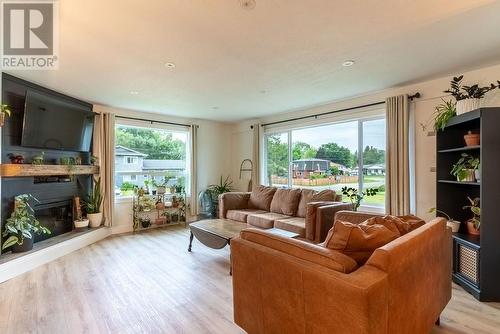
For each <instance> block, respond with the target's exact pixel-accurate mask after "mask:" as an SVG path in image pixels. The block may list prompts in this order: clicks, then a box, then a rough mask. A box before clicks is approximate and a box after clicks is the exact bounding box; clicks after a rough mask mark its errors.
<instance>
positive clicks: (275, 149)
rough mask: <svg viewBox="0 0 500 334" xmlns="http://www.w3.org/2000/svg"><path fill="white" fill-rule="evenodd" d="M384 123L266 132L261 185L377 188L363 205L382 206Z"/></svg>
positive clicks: (373, 121)
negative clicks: (262, 182)
mask: <svg viewBox="0 0 500 334" xmlns="http://www.w3.org/2000/svg"><path fill="white" fill-rule="evenodd" d="M385 138H386V135H385V118H383V117H375V118H373V117H372V118H368V119H359V120H351V121H346V122H342V123H332V124H326V125H319V126H311V127H306V128H296V129H289V130H286V131H280V132H272V131H271V132H268V133H266V134H265V137H264V159H263V161H264V166H263V169H264V183H265V184H267V185H274V186H278V187H283V186H288V187H299V188H310V189H315V190H324V189H333V190H335V191H336V192H337V193H340V192H341V189H342V187H345V186H347V187H352V188H356V189H363V190H366V189H367V188H377V189H378V193H377V195H375V196H369V197H368V196H367V197H365V199H364V201H363V203H362V205H365V206H371V207H378V208H380V209H383V208H384V206H385V149H386V143H385V141H386V139H385Z"/></svg>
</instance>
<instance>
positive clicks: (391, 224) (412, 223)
mask: <svg viewBox="0 0 500 334" xmlns="http://www.w3.org/2000/svg"><path fill="white" fill-rule="evenodd" d="M364 223H365V224H367V225H373V224H380V225H384V226H386V227H387V228H389V229H392V230H397V231H398V232H399V233H400V234H401V235H405V234H406V233H408V232H411V231H413V230H415V229H417V228H419V227H420V226H422V225H424V224H425V221H424V220H423V219H420V218H419V217H417V216H413V215H407V216H397V217H396V216H384V217H372V218H370V219H367V220H366V221H365V222H364Z"/></svg>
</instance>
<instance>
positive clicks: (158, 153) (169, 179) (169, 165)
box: [115, 124, 189, 198]
mask: <svg viewBox="0 0 500 334" xmlns="http://www.w3.org/2000/svg"><path fill="white" fill-rule="evenodd" d="M188 138H189V132H188V131H187V130H186V131H182V130H172V129H167V128H150V127H141V126H135V125H134V126H132V125H128V124H117V125H116V127H115V196H116V197H117V198H120V197H128V196H132V195H133V194H134V189H136V188H148V189H149V190H153V189H154V188H155V187H156V186H158V185H165V186H166V189H167V192H168V191H169V189H171V188H173V187H176V188H177V191H178V190H182V191H183V192H186V193H189V182H188V180H189V158H188V157H189V152H188V150H189V145H188Z"/></svg>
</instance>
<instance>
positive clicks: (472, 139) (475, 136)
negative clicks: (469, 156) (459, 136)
mask: <svg viewBox="0 0 500 334" xmlns="http://www.w3.org/2000/svg"><path fill="white" fill-rule="evenodd" d="M480 138H481V137H480V136H479V133H472V131H469V132H468V133H467V134H466V135H465V136H464V140H465V145H467V146H479V143H480V141H481V139H480Z"/></svg>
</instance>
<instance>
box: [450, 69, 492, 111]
mask: <svg viewBox="0 0 500 334" xmlns="http://www.w3.org/2000/svg"><path fill="white" fill-rule="evenodd" d="M463 78H464V76H463V75H461V76H459V77H453V79H452V80H451V83H450V86H451V87H450V88H449V89H447V90H445V91H444V92H445V93H450V94H451V95H452V96H453V97H454V98H455V99H456V100H457V115H461V114H464V113H466V112H469V111H472V110H474V109H478V108H479V107H480V106H481V105H480V101H481V99H482V98H483V97H484V96H485V95H486V93H488V92H489V91H492V90H494V89H497V88H500V80H497V83H496V84H494V83H491V84H490V85H489V86H484V87H480V86H479V84H474V85H472V86H466V85H462V79H463Z"/></svg>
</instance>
